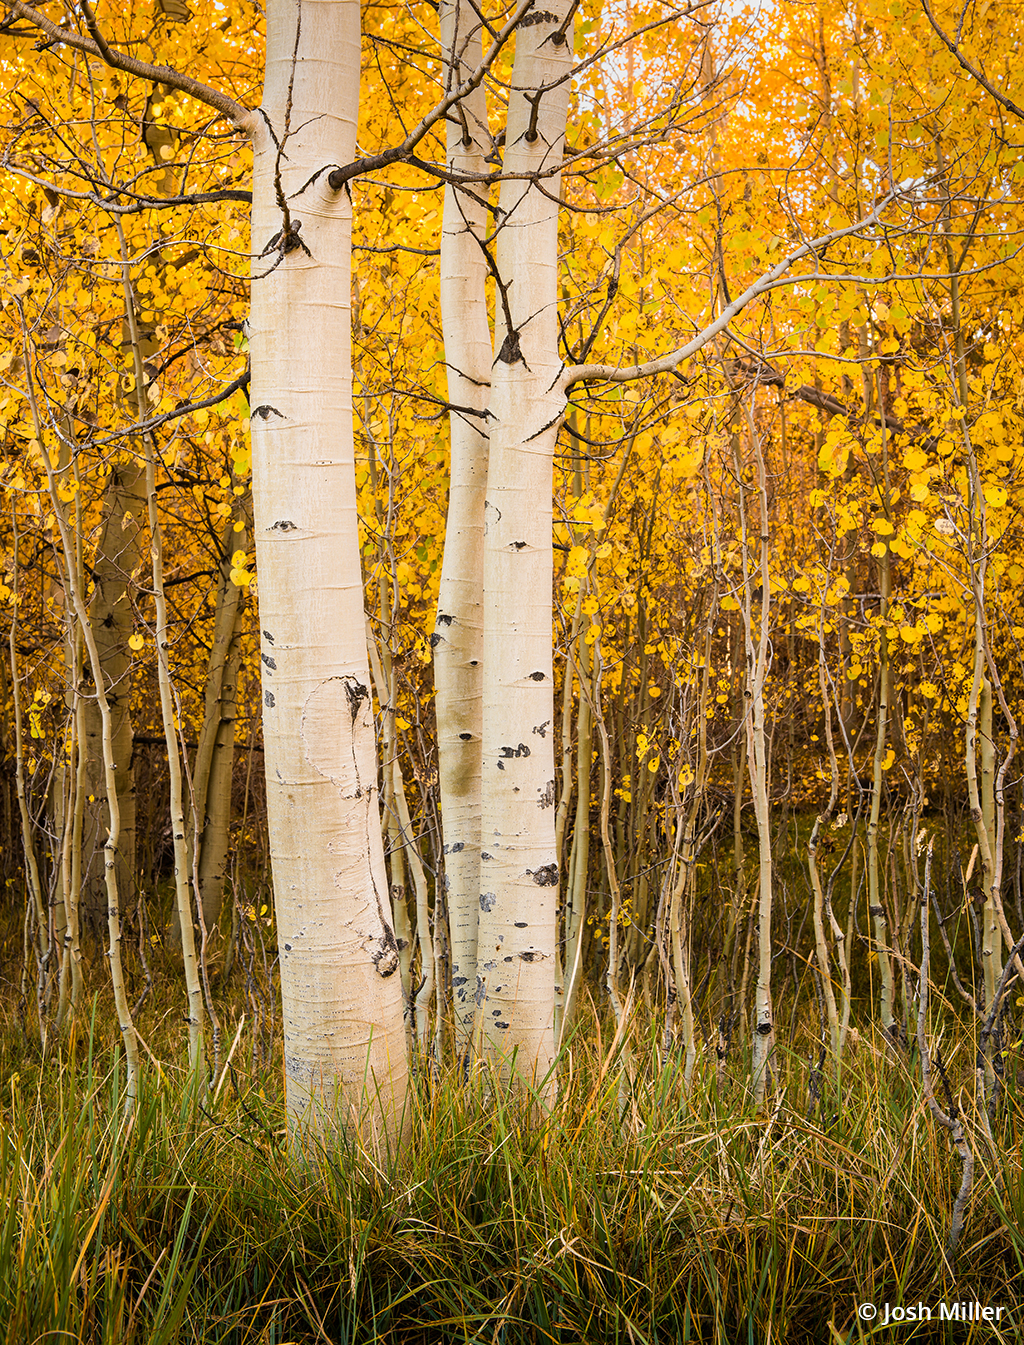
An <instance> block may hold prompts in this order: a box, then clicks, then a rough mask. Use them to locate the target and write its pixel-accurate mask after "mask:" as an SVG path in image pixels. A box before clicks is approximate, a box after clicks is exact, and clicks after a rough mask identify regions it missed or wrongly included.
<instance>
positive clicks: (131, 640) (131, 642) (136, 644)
mask: <svg viewBox="0 0 1024 1345" xmlns="http://www.w3.org/2000/svg"><path fill="white" fill-rule="evenodd" d="M144 644H145V640H143V638H142V636H141V635H140V634H139V633H138V631H136V632H135V634H134V635H129V636H128V648H129V649H133V650H134V651H135V653H136V654H137V653H138V652H139V650H140V649H141V648H142V646H143V645H144Z"/></svg>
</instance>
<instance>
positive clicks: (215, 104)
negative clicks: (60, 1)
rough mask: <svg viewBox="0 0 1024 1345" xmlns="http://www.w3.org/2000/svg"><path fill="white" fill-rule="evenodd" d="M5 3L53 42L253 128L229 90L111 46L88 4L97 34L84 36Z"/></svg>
mask: <svg viewBox="0 0 1024 1345" xmlns="http://www.w3.org/2000/svg"><path fill="white" fill-rule="evenodd" d="M2 3H3V6H4V8H5V9H6V10H7V11H8V12H9V13H11V14H13V15H15V16H16V17H18V18H19V19H27V20H28V21H29V22H30V23H33V24H35V26H36V27H37V28H38V29H39V31H40V32H41V33H45V34H46V36H47V37H48V38H49V40H50V42H52V43H58V42H59V43H63V45H64V46H67V47H74V48H75V49H76V50H78V51H84V52H87V53H88V54H89V55H90V56H98V57H99V58H100V60H102V61H105V62H106V64H107V65H109V66H112V67H113V69H115V70H123V71H124V72H125V73H126V74H129V75H135V76H136V78H138V79H145V80H149V81H150V83H152V84H167V85H169V86H170V87H171V88H172V89H179V90H180V91H181V92H182V93H185V94H188V96H189V97H190V98H195V99H196V100H197V102H200V103H205V104H206V105H207V107H212V108H214V109H215V111H217V112H220V113H222V114H223V115H224V116H225V117H227V118H228V120H229V121H231V122H233V123H234V125H235V126H237V127H238V129H239V130H240V131H244V132H245V133H246V134H249V133H250V132H251V130H252V118H253V114H252V112H251V111H250V110H249V109H248V108H246V107H243V106H242V105H241V103H236V102H235V100H234V99H233V98H229V97H228V96H227V94H225V93H221V92H220V90H219V89H211V88H210V86H209V85H208V84H203V83H202V82H201V81H200V80H198V79H193V78H192V77H191V76H190V75H182V74H179V72H178V71H177V70H172V69H171V68H170V66H167V65H150V64H149V63H148V62H147V61H138V60H136V59H135V57H134V56H126V55H125V54H124V52H121V51H116V50H115V49H114V48H113V47H111V46H109V44H108V43H107V42H106V41H105V39H103V38H102V37H101V36H100V34H99V32H98V30H97V28H96V24H95V20H94V19H93V17H92V14H91V11H89V9H88V7H85V11H84V12H85V14H86V22H87V24H88V26H89V29H90V31H91V32H93V34H94V36H93V37H83V36H82V34H81V33H75V32H71V31H70V30H69V29H66V28H61V27H60V26H59V24H56V23H54V22H53V20H52V19H50V18H47V16H46V15H45V14H42V13H40V11H39V10H38V9H33V8H32V6H31V5H26V4H25V3H23V0H2Z"/></svg>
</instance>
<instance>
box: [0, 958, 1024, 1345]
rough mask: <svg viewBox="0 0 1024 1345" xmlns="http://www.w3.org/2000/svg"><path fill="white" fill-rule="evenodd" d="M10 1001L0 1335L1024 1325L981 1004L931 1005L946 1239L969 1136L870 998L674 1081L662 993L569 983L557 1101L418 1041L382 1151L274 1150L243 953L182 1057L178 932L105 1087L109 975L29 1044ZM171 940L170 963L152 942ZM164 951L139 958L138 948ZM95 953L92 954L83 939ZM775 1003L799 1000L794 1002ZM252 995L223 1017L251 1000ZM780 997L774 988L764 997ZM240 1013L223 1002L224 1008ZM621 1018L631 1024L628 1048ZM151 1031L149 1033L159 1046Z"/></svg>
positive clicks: (262, 1041)
mask: <svg viewBox="0 0 1024 1345" xmlns="http://www.w3.org/2000/svg"><path fill="white" fill-rule="evenodd" d="M17 942H18V941H17V936H16V935H12V940H11V941H9V942H8V944H7V954H8V956H5V959H4V960H5V966H4V976H5V980H6V982H7V985H6V990H5V995H4V999H5V1002H6V1012H5V1017H4V1018H3V1019H2V1020H0V1067H2V1092H0V1182H2V1192H0V1337H2V1338H4V1339H6V1340H7V1341H10V1342H24V1345H35V1343H36V1342H38V1343H39V1345H43V1343H44V1342H45V1343H46V1345H51V1343H52V1345H57V1342H67V1341H81V1342H89V1343H90V1345H91V1342H110V1345H114V1343H115V1342H116V1343H117V1345H136V1343H138V1345H170V1343H171V1342H186V1341H189V1342H192V1341H202V1342H207V1341H210V1342H213V1341H216V1342H233V1343H234V1342H237V1345H249V1343H250V1342H251V1343H252V1345H257V1342H259V1343H262V1345H286V1343H287V1342H294V1343H295V1345H307V1342H308V1343H309V1345H313V1343H314V1342H325V1341H326V1342H331V1343H332V1345H373V1342H393V1345H435V1343H436V1345H441V1342H452V1343H453V1345H456V1343H457V1345H484V1343H485V1342H486V1343H487V1345H519V1343H520V1342H522V1343H524V1345H525V1342H530V1343H531V1345H533V1343H534V1342H536V1345H544V1343H546V1342H552V1343H554V1342H559V1343H561V1345H575V1343H576V1342H595V1345H606V1343H607V1345H612V1343H613V1342H615V1343H618V1342H621V1343H622V1345H627V1343H628V1345H676V1343H677V1342H679V1343H680V1345H682V1343H683V1342H698V1341H700V1342H714V1343H715V1345H740V1342H742V1343H743V1345H762V1343H767V1342H769V1341H778V1342H785V1345H801V1343H802V1342H828V1345H834V1343H838V1342H851V1345H852V1343H853V1342H862V1341H867V1340H874V1339H880V1340H890V1339H896V1338H898V1339H899V1341H900V1342H910V1341H914V1342H918V1341H951V1342H952V1341H956V1342H961V1341H982V1340H984V1341H989V1340H1006V1341H1009V1340H1014V1339H1018V1338H1019V1337H1020V1332H1021V1322H1022V1320H1024V1177H1022V1158H1024V1153H1022V1138H1024V1087H1021V1084H1020V1083H1019V1082H1018V1080H1017V1078H1016V1067H1014V1068H1012V1069H1008V1070H1007V1072H1006V1086H1005V1089H1004V1091H1003V1093H1002V1096H1001V1100H1000V1105H999V1107H998V1110H997V1112H996V1114H995V1117H994V1121H993V1124H992V1126H991V1132H992V1133H991V1138H989V1136H988V1135H987V1133H986V1127H985V1125H984V1124H983V1121H982V1118H981V1117H980V1116H979V1114H978V1112H977V1109H976V1108H975V1106H974V1101H973V1099H974V1043H973V1036H972V1034H973V1029H972V1027H971V1025H970V1024H969V1023H965V1022H963V1021H958V1020H956V1019H954V1018H953V1017H952V1016H950V1017H949V1018H948V1019H947V1021H946V1027H945V1028H944V1030H943V1034H942V1035H943V1040H942V1052H943V1056H944V1060H945V1064H944V1071H945V1079H946V1081H948V1086H949V1089H950V1092H949V1094H947V1093H946V1092H945V1088H946V1083H945V1082H943V1081H942V1080H940V1081H939V1082H938V1083H937V1089H938V1097H939V1101H940V1102H941V1103H942V1105H943V1106H948V1105H949V1101H950V1099H951V1098H955V1100H956V1102H957V1104H958V1106H959V1107H960V1108H962V1120H963V1126H964V1133H965V1136H966V1141H967V1146H968V1149H969V1152H970V1154H971V1156H972V1158H973V1188H972V1192H971V1196H970V1199H969V1202H968V1204H967V1208H966V1215H965V1224H964V1229H963V1233H962V1236H961V1238H960V1243H959V1247H958V1248H957V1249H956V1251H955V1252H954V1253H953V1255H952V1256H950V1254H949V1251H948V1241H949V1236H950V1227H951V1218H952V1209H953V1202H954V1199H955V1197H956V1194H957V1192H958V1190H959V1189H960V1187H961V1182H962V1178H963V1162H962V1159H961V1157H960V1155H958V1153H957V1152H956V1150H955V1149H954V1147H953V1145H952V1144H951V1142H950V1135H949V1133H948V1131H947V1130H945V1129H943V1128H942V1127H941V1126H939V1125H938V1124H937V1123H936V1121H935V1119H934V1118H933V1116H932V1114H931V1112H930V1111H929V1108H928V1106H927V1103H926V1100H925V1098H924V1095H923V1090H922V1079H921V1068H920V1062H919V1060H918V1058H917V1050H916V1046H915V1045H913V1044H911V1046H910V1047H909V1048H902V1047H900V1048H893V1047H889V1046H887V1045H885V1043H883V1042H882V1041H881V1040H880V1039H879V1037H878V1036H877V1034H876V1032H875V1030H874V1029H873V1028H872V1026H871V1024H870V1022H869V1021H866V1020H865V1021H861V1022H860V1023H859V1024H858V1026H857V1030H855V1031H852V1032H851V1035H850V1040H849V1043H848V1044H847V1048H846V1050H845V1052H844V1057H843V1060H842V1064H841V1067H839V1068H836V1066H835V1065H834V1063H830V1062H826V1063H825V1066H824V1069H822V1070H821V1071H820V1072H819V1071H817V1070H816V1069H815V1068H814V1067H813V1065H812V1064H810V1063H809V1060H812V1061H815V1062H816V1061H817V1058H818V1057H817V1054H816V1052H813V1051H812V1050H809V1049H807V1048H808V1046H809V1044H810V1043H812V1042H813V1041H814V1040H815V1039H816V1033H815V1030H814V1027H813V1025H812V1024H807V1025H805V1026H804V1025H802V1022H801V1020H800V1019H799V1018H797V1017H794V1016H791V1018H790V1020H789V1021H790V1022H796V1023H797V1026H798V1029H799V1030H798V1031H796V1032H795V1033H794V1032H793V1031H790V1032H789V1033H788V1034H787V1040H788V1041H789V1042H790V1046H789V1047H788V1048H787V1047H784V1046H781V1045H780V1047H779V1050H778V1055H777V1061H776V1064H777V1069H776V1078H775V1087H774V1088H773V1090H772V1091H771V1093H770V1095H769V1099H768V1102H767V1105H766V1107H765V1108H764V1109H761V1110H758V1109H757V1108H756V1107H755V1105H754V1102H753V1099H752V1097H751V1095H750V1092H749V1074H748V1064H747V1062H748V1055H749V1053H748V1050H747V1047H746V1045H745V1044H744V1043H743V1042H741V1041H740V1040H738V1039H737V1040H735V1041H734V1042H733V1044H732V1050H731V1053H730V1056H729V1059H728V1060H727V1062H726V1069H725V1071H724V1073H723V1074H722V1075H721V1077H719V1075H718V1072H717V1069H716V1063H715V1060H714V1054H713V1052H710V1051H709V1052H707V1053H706V1054H705V1056H704V1057H702V1058H699V1059H698V1062H697V1066H696V1069H695V1071H694V1075H693V1079H692V1083H691V1086H690V1088H689V1090H688V1091H687V1090H685V1089H684V1087H683V1079H682V1071H681V1068H680V1065H679V1062H678V1061H676V1060H670V1061H668V1062H663V1061H662V1060H661V1058H660V1052H659V1049H658V1048H659V1046H660V1040H659V1038H660V1028H659V1025H658V1022H657V1020H656V1019H654V1020H648V1021H645V1018H644V1015H643V1014H638V1016H637V1018H636V1020H635V1021H634V1022H633V1023H632V1025H631V1027H630V1030H629V1031H628V1032H627V1033H626V1034H625V1035H624V1036H622V1037H620V1038H619V1040H618V1041H617V1042H616V1041H615V1040H613V1039H612V1038H611V1034H610V1030H609V1026H608V1023H607V1022H606V1021H602V1020H601V1019H600V1017H599V1016H598V1015H597V1014H596V1013H594V1012H592V1011H589V1014H588V1017H587V1018H586V1019H585V1020H584V1021H582V1022H581V1023H580V1025H579V1028H578V1031H577V1032H576V1035H575V1036H574V1038H573V1040H572V1041H571V1042H570V1043H569V1044H568V1046H567V1047H566V1049H565V1051H564V1053H563V1056H562V1059H561V1062H560V1080H561V1087H560V1093H559V1099H558V1102H557V1104H556V1105H555V1107H554V1109H553V1111H551V1112H550V1114H548V1115H547V1116H546V1118H545V1119H544V1120H543V1121H542V1122H539V1121H537V1119H536V1117H535V1116H534V1117H533V1119H532V1120H531V1110H530V1100H529V1098H528V1097H523V1096H511V1095H509V1094H507V1093H506V1092H505V1091H503V1090H502V1088H501V1087H500V1086H497V1085H496V1084H495V1082H494V1080H492V1079H489V1078H488V1077H487V1076H486V1074H484V1073H480V1074H477V1075H475V1076H474V1077H473V1078H472V1079H470V1081H469V1082H468V1083H467V1082H464V1081H463V1079H462V1077H461V1073H460V1071H458V1070H456V1069H454V1068H453V1069H451V1070H449V1071H446V1072H445V1071H442V1073H441V1074H440V1076H437V1075H434V1076H433V1077H432V1076H431V1072H430V1071H429V1070H427V1069H421V1070H420V1071H419V1072H418V1073H417V1076H416V1083H415V1088H414V1090H413V1101H412V1116H411V1132H410V1133H411V1139H410V1141H409V1143H408V1144H407V1146H406V1147H405V1149H404V1151H403V1153H402V1155H401V1156H400V1158H399V1160H398V1161H395V1162H387V1161H383V1160H380V1159H375V1158H374V1157H373V1156H372V1155H371V1154H370V1153H369V1152H367V1151H366V1150H365V1149H364V1148H362V1147H361V1146H360V1144H359V1143H358V1141H357V1140H353V1139H351V1138H348V1139H343V1140H340V1141H339V1143H338V1146H337V1148H336V1149H333V1150H332V1151H330V1152H329V1153H325V1155H324V1158H323V1161H322V1162H321V1163H319V1164H317V1165H316V1166H315V1168H308V1167H307V1168H300V1167H297V1166H296V1165H295V1164H294V1163H292V1162H291V1161H289V1155H288V1150H287V1146H286V1135H285V1130H284V1124H283V1097H282V1093H283V1089H282V1077H281V1069H280V1053H281V1038H280V1027H279V1023H277V1024H275V1023H274V1022H273V1021H272V1020H271V1019H270V1018H269V1017H268V1018H267V1019H266V1020H265V1021H264V1022H263V1023H262V1025H260V1030H259V1031H258V1032H255V1033H254V1032H253V1031H252V1021H253V1019H252V1007H253V1004H254V1002H257V1001H256V1000H255V999H254V997H253V995H252V984H251V982H250V985H249V991H250V993H249V997H248V998H246V995H245V989H244V985H243V981H244V977H242V976H241V972H240V971H239V972H236V974H235V975H234V976H233V977H232V980H231V982H229V983H228V984H227V985H226V986H225V987H223V988H222V990H220V991H219V992H216V1002H217V1004H218V1006H219V1010H220V1014H221V1018H222V1025H223V1030H222V1037H221V1044H220V1052H221V1056H222V1057H223V1056H225V1055H226V1054H227V1052H228V1050H229V1048H230V1046H231V1043H232V1041H233V1040H234V1039H235V1037H236V1032H237V1033H238V1035H237V1041H236V1048H235V1051H234V1054H233V1056H232V1058H231V1066H230V1068H229V1069H228V1070H227V1071H225V1072H224V1073H223V1075H222V1077H221V1078H220V1079H219V1081H218V1082H217V1084H216V1087H215V1088H214V1089H213V1090H211V1091H210V1092H209V1093H207V1095H206V1096H205V1097H200V1098H197V1097H196V1095H195V1091H194V1089H192V1088H190V1086H189V1080H188V1071H187V1067H186V1064H185V1029H184V1026H183V1022H182V1017H183V1007H184V1006H183V1000H182V991H181V988H180V981H179V980H178V979H177V978H175V977H174V976H172V974H171V971H172V968H171V967H170V965H169V959H167V958H166V955H164V954H163V953H160V955H159V957H157V958H154V959H153V965H154V972H153V983H152V986H151V988H150V992H149V994H148V996H147V997H146V1000H145V1002H144V1004H143V1005H142V1007H141V1009H140V1011H139V1014H138V1023H139V1028H140V1032H141V1035H142V1037H143V1039H144V1041H145V1045H146V1051H145V1053H144V1054H145V1061H146V1063H145V1069H144V1078H143V1085H142V1091H141V1097H140V1100H139V1103H138V1105H137V1108H136V1110H135V1113H134V1115H133V1116H132V1118H131V1119H130V1120H126V1119H125V1111H124V1097H123V1089H124V1082H125V1079H124V1062H123V1058H122V1057H121V1055H120V1053H119V1052H118V1051H116V1050H115V1049H114V1047H113V1046H112V1044H111V1039H112V1037H113V1036H114V1035H115V1034H114V1031H113V1030H112V1023H113V1018H112V1013H111V1006H110V1004H109V995H108V993H107V992H103V993H101V994H100V995H98V996H97V997H96V998H95V999H94V1000H93V1001H91V1002H90V1004H87V1005H86V1007H85V1010H84V1012H83V1013H82V1014H81V1016H80V1020H81V1025H80V1027H79V1030H78V1031H77V1032H76V1034H75V1035H74V1036H73V1038H72V1039H71V1040H65V1041H64V1042H63V1043H61V1045H60V1046H59V1048H58V1047H57V1046H55V1045H53V1044H50V1045H48V1046H47V1047H46V1048H45V1049H44V1048H43V1047H42V1045H41V1043H40V1037H39V1032H38V1028H37V1026H35V1023H34V1018H35V1012H34V1008H35V1006H34V1004H33V1003H32V1002H31V1001H29V1002H28V1003H23V1004H22V1005H21V1010H20V1012H19V1010H18V1008H17V1001H18V985H17V982H14V983H13V984H12V981H11V979H10V977H11V971H12V968H11V964H10V961H9V960H8V957H9V955H10V953H11V952H12V951H13V949H15V948H16V947H17ZM165 961H166V965H164V963H165ZM158 963H159V965H157V964H158ZM92 970H93V982H94V983H98V982H99V980H100V975H101V974H102V963H101V962H99V961H97V964H96V966H95V967H94V968H93V969H92ZM783 1007H784V1008H785V1009H786V1010H787V1011H788V1006H783ZM243 1012H244V1013H245V1014H246V1019H245V1021H244V1022H243V1020H242V1014H243ZM779 1017H780V1021H781V1020H782V1018H783V1017H784V1014H782V1013H780V1015H779ZM239 1024H241V1030H240V1031H239V1030H238V1025H239ZM627 1047H628V1049H624V1048H627ZM158 1061H159V1062H160V1063H159V1065H158V1064H157V1062H158Z"/></svg>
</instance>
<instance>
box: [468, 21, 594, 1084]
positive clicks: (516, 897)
mask: <svg viewBox="0 0 1024 1345" xmlns="http://www.w3.org/2000/svg"><path fill="white" fill-rule="evenodd" d="M570 16H571V6H570V4H569V3H567V0H559V2H558V3H556V4H553V5H552V6H551V10H550V12H549V11H547V10H545V12H543V13H539V12H538V13H536V14H531V15H530V23H529V24H528V25H524V26H523V27H522V28H520V30H519V32H518V33H517V35H516V57H515V65H514V69H513V74H512V83H511V89H510V95H509V111H508V121H507V129H506V135H505V143H506V154H505V163H504V167H505V171H506V173H507V174H508V175H509V176H508V177H506V179H505V181H504V182H503V184H502V189H501V194H500V200H499V204H500V213H499V221H500V223H499V228H500V232H499V234H498V239H497V245H496V259H495V262H496V284H497V288H498V297H497V299H496V308H497V332H496V338H495V345H496V346H497V347H498V354H497V357H496V359H495V362H494V368H493V371H492V387H491V402H490V410H491V414H492V417H493V418H492V420H491V422H490V425H491V437H490V454H489V461H488V470H487V499H486V503H485V511H484V595H485V596H484V603H485V610H484V689H483V749H482V754H481V770H482V789H483V798H482V809H481V815H482V828H481V854H480V888H481V893H480V933H479V952H478V961H477V994H478V997H479V1007H478V1014H479V1022H480V1024H481V1026H482V1030H483V1035H484V1037H485V1038H486V1040H487V1043H488V1044H489V1047H490V1049H491V1050H492V1052H493V1053H495V1054H496V1055H500V1056H502V1057H504V1058H505V1059H506V1060H509V1059H510V1058H511V1057H512V1055H513V1053H515V1054H516V1070H517V1072H518V1073H519V1074H521V1075H523V1076H525V1077H526V1078H536V1079H537V1080H540V1079H542V1078H543V1077H544V1076H545V1075H547V1074H548V1071H549V1070H550V1067H551V1064H552V1061H553V1059H554V1037H553V1032H552V1014H553V1002H554V973H555V964H556V956H555V954H556V948H555V940H556V931H555V915H556V908H557V897H558V884H559V873H558V860H557V854H556V850H555V807H554V803H555V797H554V795H555V766H554V752H553V743H554V734H553V729H554V713H555V712H554V695H553V681H552V647H551V618H552V612H551V586H552V548H551V541H552V537H551V500H552V462H553V455H554V449H555V440H556V436H557V432H558V426H559V423H560V421H561V417H562V415H563V413H564V410H565V395H564V392H563V391H562V389H561V387H560V386H559V376H560V373H561V362H560V360H559V356H558V318H557V303H558V290H557V267H558V204H557V202H558V196H559V190H560V186H559V177H558V174H557V172H553V170H554V169H557V166H558V164H559V163H560V161H561V157H562V152H563V141H564V136H565V122H566V114H567V110H568V100H569V72H570V69H571V63H572V40H571V17H570ZM530 174H543V175H544V177H543V181H542V182H537V181H531V180H530V177H529V175H530ZM513 175H514V176H513Z"/></svg>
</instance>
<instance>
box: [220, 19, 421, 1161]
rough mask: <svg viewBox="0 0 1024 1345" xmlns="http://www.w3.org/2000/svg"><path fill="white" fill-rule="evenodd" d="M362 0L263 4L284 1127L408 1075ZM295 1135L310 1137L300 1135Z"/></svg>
mask: <svg viewBox="0 0 1024 1345" xmlns="http://www.w3.org/2000/svg"><path fill="white" fill-rule="evenodd" d="M358 97H359V6H358V3H357V2H356V0H338V2H337V3H331V4H318V5H309V4H307V5H305V6H302V5H300V3H299V0H278V2H277V3H273V4H271V5H270V6H268V13H267V58H266V82H265V85H264V92H263V102H262V105H261V107H260V109H259V113H258V114H256V115H253V116H251V117H249V118H248V119H247V125H248V128H249V129H250V131H251V133H252V137H253V145H254V151H255V162H254V174H253V211H252V238H253V244H252V250H253V263H252V311H251V314H250V318H249V334H250V350H251V398H250V400H251V404H252V408H253V409H252V446H253V502H254V514H255V520H254V532H255V538H256V558H257V567H258V573H259V584H260V587H259V625H260V655H261V659H262V665H263V732H264V745H265V756H266V768H267V811H268V818H269V825H270V845H271V855H272V863H273V870H274V896H275V911H276V918H277V929H278V943H279V948H280V954H281V993H282V1000H283V1006H284V1028H285V1048H284V1049H285V1084H286V1105H287V1109H288V1116H289V1122H290V1125H291V1126H292V1128H293V1129H295V1130H299V1131H304V1130H305V1128H306V1127H313V1128H314V1130H317V1129H325V1128H329V1127H330V1125H331V1123H332V1122H331V1117H332V1116H333V1115H334V1108H335V1107H336V1106H337V1107H338V1109H339V1110H340V1113H341V1115H342V1117H343V1118H344V1119H346V1120H356V1119H357V1118H358V1117H359V1115H360V1114H361V1112H362V1111H363V1109H364V1108H366V1107H367V1105H368V1104H369V1105H370V1107H371V1125H372V1128H373V1130H374V1132H375V1134H376V1135H377V1137H378V1139H383V1138H384V1136H385V1134H386V1135H387V1136H389V1137H390V1139H391V1140H392V1141H394V1140H395V1139H397V1138H398V1135H399V1130H400V1122H399V1119H398V1118H399V1116H400V1114H401V1112H402V1109H403V1107H404V1104H405V1093H406V1081H407V1075H408V1065H407V1048H406V1040H405V1029H404V1027H403V1024H402V987H401V977H400V976H399V975H397V974H396V973H397V972H398V969H399V956H398V946H397V943H396V940H395V936H394V931H393V928H392V923H391V914H390V909H389V897H388V883H387V875H386V871H385V866H384V851H383V844H382V839H381V821H380V809H379V804H378V798H377V766H376V759H375V745H374V731H373V712H372V705H371V699H370V674H369V667H368V659H367V649H366V634H365V624H364V615H363V587H362V577H361V571H360V563H359V536H358V520H357V514H356V496H355V474H354V460H353V443H352V365H351V279H350V266H351V231H352V205H351V199H350V195H349V191H348V190H347V187H346V185H345V184H344V183H343V182H338V183H337V185H336V186H335V185H332V174H333V170H334V169H335V167H337V166H339V165H347V164H349V163H351V161H352V160H353V159H354V158H355V134H356V117H357V113H358ZM300 1142H301V1141H300Z"/></svg>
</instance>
